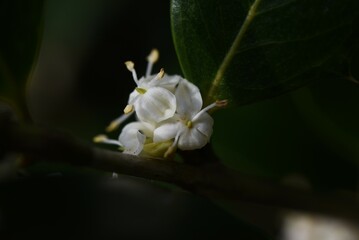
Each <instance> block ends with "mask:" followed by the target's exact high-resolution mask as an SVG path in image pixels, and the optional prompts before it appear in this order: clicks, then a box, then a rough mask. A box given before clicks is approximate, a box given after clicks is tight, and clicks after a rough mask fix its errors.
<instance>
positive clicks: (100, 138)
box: [93, 134, 122, 147]
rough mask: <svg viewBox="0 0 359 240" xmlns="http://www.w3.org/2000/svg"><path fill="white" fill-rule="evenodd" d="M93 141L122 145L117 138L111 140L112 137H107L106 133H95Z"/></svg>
mask: <svg viewBox="0 0 359 240" xmlns="http://www.w3.org/2000/svg"><path fill="white" fill-rule="evenodd" d="M93 141H94V142H95V143H107V144H112V145H116V146H120V147H122V145H121V144H120V142H119V141H117V140H113V139H108V138H107V136H106V135H103V134H101V135H97V136H95V137H94V138H93Z"/></svg>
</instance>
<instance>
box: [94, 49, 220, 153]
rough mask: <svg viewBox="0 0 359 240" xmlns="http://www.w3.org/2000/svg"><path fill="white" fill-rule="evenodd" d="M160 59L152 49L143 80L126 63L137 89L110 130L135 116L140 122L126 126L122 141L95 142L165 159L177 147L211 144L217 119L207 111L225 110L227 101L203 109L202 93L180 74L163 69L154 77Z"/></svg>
mask: <svg viewBox="0 0 359 240" xmlns="http://www.w3.org/2000/svg"><path fill="white" fill-rule="evenodd" d="M158 57H159V53H158V51H157V50H156V49H154V50H152V52H151V53H150V55H149V56H148V58H147V61H148V65H147V70H146V75H145V76H144V77H141V78H140V79H138V77H137V73H136V70H135V68H134V63H133V62H131V61H127V62H125V65H126V67H127V69H128V70H129V71H130V72H131V73H132V77H133V80H134V82H135V83H136V87H135V89H134V90H133V91H132V92H131V94H130V96H129V99H128V103H127V106H126V107H125V109H124V114H123V115H121V116H120V117H118V118H117V119H115V120H113V121H112V122H111V123H110V125H109V126H108V127H107V128H106V131H108V132H110V131H113V130H115V129H117V128H118V127H119V126H120V125H121V124H122V123H123V122H124V121H126V120H127V119H128V118H129V117H130V116H131V115H133V114H135V115H136V119H137V121H135V122H131V123H128V124H127V125H126V126H125V127H123V129H122V131H121V133H120V136H119V138H118V140H112V139H108V138H107V136H106V135H98V136H96V137H95V138H94V141H95V142H102V143H109V144H115V145H118V146H119V148H120V149H121V150H122V151H123V152H124V153H128V154H133V155H144V156H152V157H165V158H168V157H169V156H171V155H172V154H173V153H174V152H175V151H176V149H177V148H178V149H181V150H194V149H199V148H202V147H203V146H205V145H206V144H207V143H208V142H209V139H210V137H211V135H212V131H213V119H212V117H211V116H210V115H209V114H208V113H207V111H208V110H210V109H212V108H215V107H223V106H225V105H226V104H227V101H226V100H223V101H216V102H214V103H212V104H210V105H208V106H207V107H205V108H203V109H202V105H203V101H202V96H201V93H200V91H199V89H198V87H197V86H195V85H194V84H193V83H191V82H189V81H188V80H186V79H184V78H182V77H180V76H178V75H173V76H169V75H167V74H165V72H164V70H163V68H162V69H161V70H160V72H159V73H158V74H155V75H151V71H152V67H153V64H154V63H155V62H156V61H157V60H158Z"/></svg>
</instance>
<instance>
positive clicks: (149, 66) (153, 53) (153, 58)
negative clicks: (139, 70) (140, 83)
mask: <svg viewBox="0 0 359 240" xmlns="http://www.w3.org/2000/svg"><path fill="white" fill-rule="evenodd" d="M158 58H159V52H158V50H157V49H152V51H151V53H150V55H148V57H147V61H148V64H147V69H146V77H149V76H150V75H151V71H152V67H153V64H154V63H155V62H157V60H158Z"/></svg>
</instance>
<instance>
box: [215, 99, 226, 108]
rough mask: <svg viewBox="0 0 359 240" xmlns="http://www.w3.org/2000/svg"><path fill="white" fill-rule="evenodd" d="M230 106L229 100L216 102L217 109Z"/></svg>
mask: <svg viewBox="0 0 359 240" xmlns="http://www.w3.org/2000/svg"><path fill="white" fill-rule="evenodd" d="M227 105H228V100H227V99H224V100H217V101H216V107H226V106H227Z"/></svg>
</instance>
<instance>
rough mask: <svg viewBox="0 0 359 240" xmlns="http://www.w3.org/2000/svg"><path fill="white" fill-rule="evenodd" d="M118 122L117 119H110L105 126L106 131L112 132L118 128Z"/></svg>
mask: <svg viewBox="0 0 359 240" xmlns="http://www.w3.org/2000/svg"><path fill="white" fill-rule="evenodd" d="M119 125H120V124H119V123H118V122H117V121H112V122H111V123H110V124H109V125H108V126H107V127H106V132H112V131H114V130H116V129H117V128H118V126H119Z"/></svg>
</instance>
